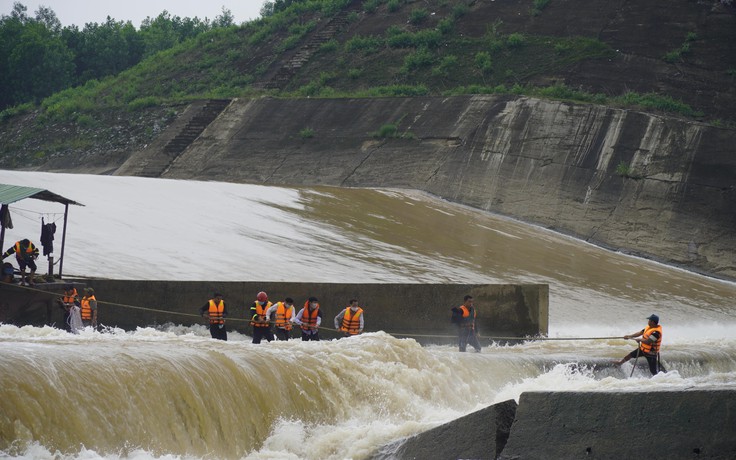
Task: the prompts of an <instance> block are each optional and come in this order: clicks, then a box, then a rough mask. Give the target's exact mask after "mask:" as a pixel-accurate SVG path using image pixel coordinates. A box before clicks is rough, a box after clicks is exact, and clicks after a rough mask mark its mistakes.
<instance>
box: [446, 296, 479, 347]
mask: <svg viewBox="0 0 736 460" xmlns="http://www.w3.org/2000/svg"><path fill="white" fill-rule="evenodd" d="M452 312H453V316H454V317H455V318H456V320H453V321H454V322H456V324H457V325H458V329H459V330H458V342H459V346H460V351H465V350H466V349H467V347H468V344H470V345H471V346H472V347H473V348H475V351H476V353H480V342H478V335H477V332H476V330H475V316H476V313H475V307H474V306H473V296H471V295H466V296H465V297H464V298H463V304H462V305H460V306H459V307H453V308H452Z"/></svg>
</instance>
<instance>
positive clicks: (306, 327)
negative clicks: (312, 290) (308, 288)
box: [293, 297, 322, 342]
mask: <svg viewBox="0 0 736 460" xmlns="http://www.w3.org/2000/svg"><path fill="white" fill-rule="evenodd" d="M293 321H294V323H296V324H298V325H299V326H300V327H301V328H302V341H304V342H307V341H310V340H316V341H319V327H320V326H321V325H322V310H320V309H319V300H317V298H316V297H310V298H309V299H307V301H306V302H304V307H303V308H302V309H301V310H299V313H297V314H296V317H295V318H294V319H293Z"/></svg>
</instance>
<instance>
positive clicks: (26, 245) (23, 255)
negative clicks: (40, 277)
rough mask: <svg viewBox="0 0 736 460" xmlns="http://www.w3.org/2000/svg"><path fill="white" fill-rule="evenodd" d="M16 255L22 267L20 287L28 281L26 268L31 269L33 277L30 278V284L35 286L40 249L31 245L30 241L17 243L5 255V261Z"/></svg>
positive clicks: (25, 240)
mask: <svg viewBox="0 0 736 460" xmlns="http://www.w3.org/2000/svg"><path fill="white" fill-rule="evenodd" d="M13 253H15V260H16V261H17V262H18V267H20V285H21V286H23V285H24V284H25V280H26V267H28V268H30V269H31V275H30V277H29V278H28V284H29V285H31V286H33V284H34V281H33V276H34V275H35V274H36V269H37V268H38V267H36V259H37V258H38V248H37V247H36V246H34V245H33V243H31V241H30V240H27V239H24V240H20V241H16V242H15V244H14V245H12V246H11V247H9V248H8V250H7V251H5V253H3V260H4V259H5V258H6V257H8V256H10V255H11V254H13Z"/></svg>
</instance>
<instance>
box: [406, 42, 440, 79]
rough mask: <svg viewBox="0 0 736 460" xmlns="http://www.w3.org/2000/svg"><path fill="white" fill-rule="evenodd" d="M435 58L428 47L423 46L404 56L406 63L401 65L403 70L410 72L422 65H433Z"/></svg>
mask: <svg viewBox="0 0 736 460" xmlns="http://www.w3.org/2000/svg"><path fill="white" fill-rule="evenodd" d="M434 60H435V56H434V54H432V52H430V51H429V50H428V49H426V48H421V49H418V50H416V51H414V52H413V53H410V54H409V55H407V56H406V57H405V58H404V65H403V66H402V67H401V70H402V71H403V72H404V73H408V72H411V71H413V70H416V69H419V68H421V67H427V66H429V65H432V63H433V62H434Z"/></svg>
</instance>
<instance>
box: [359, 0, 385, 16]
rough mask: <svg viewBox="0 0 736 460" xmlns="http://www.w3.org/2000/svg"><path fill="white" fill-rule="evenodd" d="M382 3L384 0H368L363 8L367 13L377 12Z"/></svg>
mask: <svg viewBox="0 0 736 460" xmlns="http://www.w3.org/2000/svg"><path fill="white" fill-rule="evenodd" d="M381 3H383V1H382V0H368V1H367V2H365V3H363V9H364V10H365V12H366V13H375V12H376V10H377V9H378V6H379V5H380V4H381Z"/></svg>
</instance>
